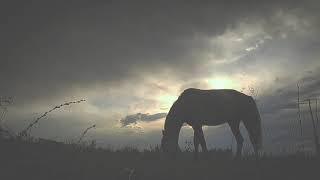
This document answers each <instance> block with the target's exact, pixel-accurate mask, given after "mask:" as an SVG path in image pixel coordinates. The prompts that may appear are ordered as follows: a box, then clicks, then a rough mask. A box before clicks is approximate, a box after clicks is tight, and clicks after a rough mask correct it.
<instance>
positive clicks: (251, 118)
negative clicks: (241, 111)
mask: <svg viewBox="0 0 320 180" xmlns="http://www.w3.org/2000/svg"><path fill="white" fill-rule="evenodd" d="M247 107H248V108H247V112H245V114H246V115H245V118H244V119H243V124H244V126H245V127H246V129H247V131H248V133H249V137H250V141H251V143H252V144H253V146H254V148H256V149H261V148H262V129H261V117H260V113H259V110H258V107H257V104H256V102H255V100H254V99H253V98H252V97H251V96H250V97H249V104H248V106H247Z"/></svg>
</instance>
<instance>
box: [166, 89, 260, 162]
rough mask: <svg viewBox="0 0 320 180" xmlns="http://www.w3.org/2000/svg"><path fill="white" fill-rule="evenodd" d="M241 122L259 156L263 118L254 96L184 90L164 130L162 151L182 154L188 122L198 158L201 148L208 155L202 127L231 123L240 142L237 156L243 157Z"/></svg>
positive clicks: (174, 105) (230, 91)
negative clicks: (183, 131)
mask: <svg viewBox="0 0 320 180" xmlns="http://www.w3.org/2000/svg"><path fill="white" fill-rule="evenodd" d="M240 122H243V124H244V126H245V128H246V129H247V131H248V134H249V138H250V141H251V144H252V146H253V149H254V153H255V155H256V156H257V155H258V151H259V150H260V149H261V147H262V135H261V118H260V114H259V111H258V108H257V105H256V103H255V101H254V99H253V98H252V97H251V96H248V95H245V94H243V93H241V92H238V91H236V90H232V89H211V90H202V89H195V88H189V89H186V90H184V91H183V92H182V93H181V94H180V96H179V97H178V99H177V100H176V101H175V102H174V103H173V105H172V106H171V108H170V110H169V112H168V114H167V116H166V119H165V123H164V129H163V130H162V139H161V145H160V147H161V149H162V151H163V152H167V153H171V154H172V153H173V154H175V153H176V152H178V151H179V150H180V149H179V145H178V140H179V133H180V130H181V127H182V126H183V124H184V123H187V124H188V125H190V126H191V127H192V128H193V131H194V137H193V141H194V149H195V157H197V156H198V148H199V145H201V147H202V151H203V152H208V149H207V145H206V141H205V138H204V134H203V130H202V126H204V125H206V126H217V125H221V124H224V123H227V124H228V125H229V126H230V129H231V131H232V133H233V135H234V137H235V139H236V142H237V151H236V157H240V156H241V154H242V146H243V141H244V139H243V137H242V135H241V133H240V129H239V126H240Z"/></svg>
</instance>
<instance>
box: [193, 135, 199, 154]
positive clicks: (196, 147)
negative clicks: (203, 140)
mask: <svg viewBox="0 0 320 180" xmlns="http://www.w3.org/2000/svg"><path fill="white" fill-rule="evenodd" d="M193 144H194V159H198V153H199V145H200V142H199V137H198V135H197V133H196V131H195V130H194V133H193Z"/></svg>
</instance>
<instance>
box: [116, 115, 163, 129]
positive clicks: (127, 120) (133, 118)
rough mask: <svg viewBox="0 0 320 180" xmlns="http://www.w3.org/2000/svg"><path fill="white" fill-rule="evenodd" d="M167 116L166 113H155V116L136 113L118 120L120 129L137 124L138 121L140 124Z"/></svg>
mask: <svg viewBox="0 0 320 180" xmlns="http://www.w3.org/2000/svg"><path fill="white" fill-rule="evenodd" d="M166 116H167V113H156V114H151V115H149V114H142V113H137V114H133V115H127V116H126V117H124V118H122V119H120V123H121V126H122V127H125V126H128V125H131V124H133V125H134V124H137V123H138V122H139V121H140V122H151V121H156V120H159V119H161V118H164V117H166Z"/></svg>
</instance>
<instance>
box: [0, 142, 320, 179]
mask: <svg viewBox="0 0 320 180" xmlns="http://www.w3.org/2000/svg"><path fill="white" fill-rule="evenodd" d="M0 160H1V162H0V179H1V180H15V179H19V180H20V179H24V180H29V179H30V180H37V179H39V180H51V179H54V180H64V179H68V180H69V179H70V180H81V179H88V180H89V179H90V180H96V179H97V180H98V179H103V180H107V179H111V180H113V179H114V180H118V179H119V180H120V179H126V180H127V179H131V180H144V179H148V180H149V179H150V180H151V179H154V180H156V179H163V180H170V179H175V180H176V179H184V180H187V179H193V180H206V179H217V180H224V179H233V180H234V179H235V180H242V179H245V180H248V179H254V180H257V179H289V180H293V179H308V180H309V179H320V163H319V162H320V161H319V160H316V158H315V157H312V156H307V155H304V154H301V153H300V154H296V155H290V156H289V155H288V156H282V157H275V156H270V155H269V156H264V157H262V158H261V160H259V161H255V160H254V159H253V158H252V157H250V156H248V157H244V158H243V159H241V160H233V159H232V154H231V151H230V150H224V151H222V150H220V151H218V150H215V151H211V152H210V153H209V155H208V157H207V158H205V157H204V156H203V154H202V156H201V157H200V159H199V160H197V161H195V160H194V159H193V154H192V153H191V152H183V153H180V154H179V155H178V156H177V157H176V158H175V159H173V158H171V159H166V158H165V157H164V156H163V154H162V153H160V152H159V149H157V148H153V149H150V150H145V151H143V152H138V151H137V150H136V149H134V148H123V149H121V150H110V149H109V150H108V149H99V148H96V147H95V146H94V144H92V145H91V146H90V145H86V146H83V145H76V144H64V143H56V142H53V141H43V140H42V141H38V140H33V141H21V140H16V139H15V140H7V139H6V140H4V139H1V140H0Z"/></svg>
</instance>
